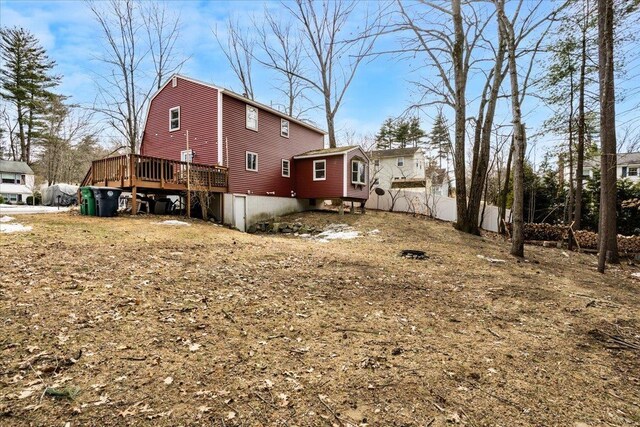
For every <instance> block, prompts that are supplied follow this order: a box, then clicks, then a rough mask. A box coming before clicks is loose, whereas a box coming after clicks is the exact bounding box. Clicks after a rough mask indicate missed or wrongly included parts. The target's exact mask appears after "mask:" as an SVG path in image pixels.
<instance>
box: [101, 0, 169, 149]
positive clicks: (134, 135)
mask: <svg viewBox="0 0 640 427" xmlns="http://www.w3.org/2000/svg"><path fill="white" fill-rule="evenodd" d="M89 7H90V9H91V11H92V12H93V15H94V17H95V19H96V21H97V23H98V25H99V27H100V30H101V32H102V35H103V37H104V41H105V50H104V53H103V55H102V56H101V57H100V60H101V61H102V62H104V63H105V64H106V65H107V66H108V67H109V68H110V71H109V72H108V73H106V74H105V75H103V76H99V81H98V89H99V99H98V105H97V106H96V111H97V112H99V113H100V114H102V115H103V116H104V117H105V118H106V121H107V123H108V125H109V126H110V127H111V128H112V129H114V130H115V131H116V132H118V133H119V134H120V135H122V137H123V138H124V139H125V140H126V143H127V146H128V148H129V151H130V152H131V153H136V152H137V151H138V149H139V145H140V141H141V139H142V120H144V108H145V107H146V105H147V102H148V100H149V98H150V96H151V93H152V92H153V91H155V90H156V89H157V88H158V87H159V85H160V84H161V80H160V79H163V78H165V76H166V75H167V73H169V72H171V71H172V70H175V69H177V67H179V66H180V65H181V63H179V64H178V65H176V57H175V56H174V54H175V53H176V51H175V50H174V47H175V43H176V40H177V38H178V36H179V31H178V28H179V18H178V17H172V18H169V17H168V16H167V14H166V12H165V10H164V7H165V6H164V5H163V6H158V5H155V6H154V7H151V8H149V10H145V11H142V10H141V9H140V8H141V6H140V4H139V3H137V2H135V1H134V0H109V1H104V2H96V1H91V2H89ZM143 16H145V18H143ZM145 32H146V36H147V37H146V40H145ZM150 53H151V55H150ZM149 56H150V57H151V59H150V61H151V63H152V64H151V65H150V64H148V62H149ZM150 68H153V73H151V72H149V69H150ZM150 75H152V77H149V76H150Z"/></svg>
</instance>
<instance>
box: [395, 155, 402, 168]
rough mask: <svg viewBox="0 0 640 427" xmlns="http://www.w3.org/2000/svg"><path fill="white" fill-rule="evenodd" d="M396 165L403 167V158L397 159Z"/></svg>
mask: <svg viewBox="0 0 640 427" xmlns="http://www.w3.org/2000/svg"><path fill="white" fill-rule="evenodd" d="M396 165H398V167H402V166H404V157H398V160H397V161H396Z"/></svg>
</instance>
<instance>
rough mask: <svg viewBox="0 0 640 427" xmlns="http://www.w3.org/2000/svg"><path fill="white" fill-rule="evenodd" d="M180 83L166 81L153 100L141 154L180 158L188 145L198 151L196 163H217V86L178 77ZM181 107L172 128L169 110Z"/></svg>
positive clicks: (172, 158) (173, 158)
mask: <svg viewBox="0 0 640 427" xmlns="http://www.w3.org/2000/svg"><path fill="white" fill-rule="evenodd" d="M177 79H178V84H177V86H176V87H172V84H171V82H169V84H167V85H166V86H165V87H164V88H163V89H162V90H161V91H160V92H159V93H158V94H157V95H156V96H155V98H153V101H151V106H150V108H149V115H148V117H147V121H146V125H145V129H144V136H143V139H142V145H141V147H140V154H142V155H145V156H154V157H162V158H165V159H171V160H180V152H181V151H183V150H186V131H187V130H188V131H189V148H190V149H192V150H193V151H194V153H195V156H194V158H193V162H194V163H202V164H208V165H214V164H217V163H218V115H217V108H218V91H217V90H216V89H214V88H211V87H208V86H205V85H201V84H198V83H194V82H191V81H189V80H184V79H181V78H180V77H177ZM173 107H180V129H179V130H176V131H173V132H170V131H169V110H170V109H171V108H173ZM242 117H244V114H243V116H242Z"/></svg>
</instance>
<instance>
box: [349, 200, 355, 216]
mask: <svg viewBox="0 0 640 427" xmlns="http://www.w3.org/2000/svg"><path fill="white" fill-rule="evenodd" d="M355 212H356V208H355V206H353V200H352V201H351V209H349V213H350V214H351V215H353V214H354V213H355Z"/></svg>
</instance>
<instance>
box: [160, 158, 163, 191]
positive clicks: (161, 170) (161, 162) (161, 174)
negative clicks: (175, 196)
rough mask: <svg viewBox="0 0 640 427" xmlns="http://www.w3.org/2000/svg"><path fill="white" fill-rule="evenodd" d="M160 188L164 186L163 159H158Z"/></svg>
mask: <svg viewBox="0 0 640 427" xmlns="http://www.w3.org/2000/svg"><path fill="white" fill-rule="evenodd" d="M160 188H164V159H161V160H160Z"/></svg>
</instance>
